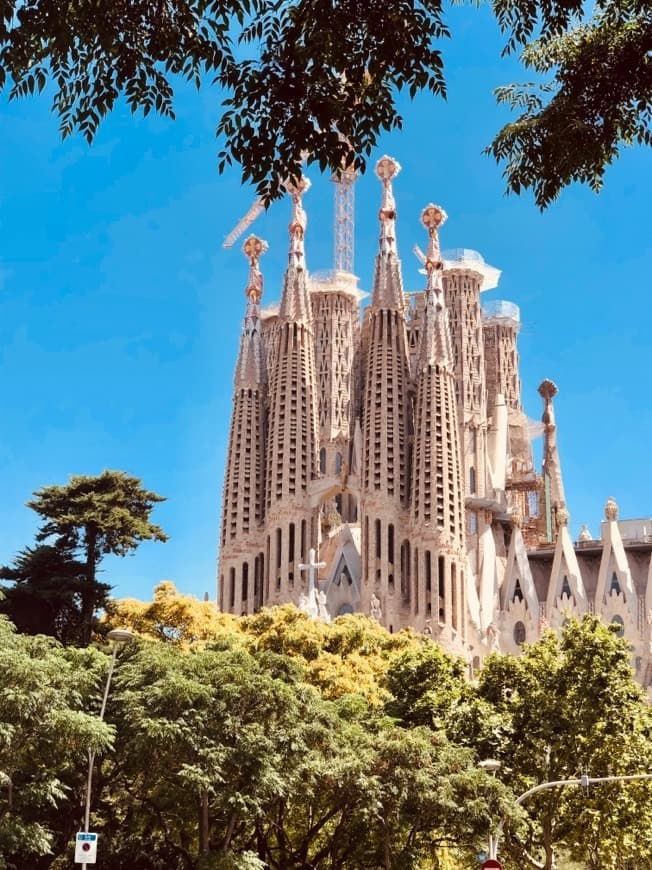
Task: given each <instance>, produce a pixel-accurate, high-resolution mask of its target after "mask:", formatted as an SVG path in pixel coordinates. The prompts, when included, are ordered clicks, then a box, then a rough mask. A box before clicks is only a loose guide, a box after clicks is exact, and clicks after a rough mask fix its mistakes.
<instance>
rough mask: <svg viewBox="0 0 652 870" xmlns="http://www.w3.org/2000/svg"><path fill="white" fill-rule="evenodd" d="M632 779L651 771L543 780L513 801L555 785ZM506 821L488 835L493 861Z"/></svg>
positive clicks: (650, 776) (517, 803) (645, 776)
mask: <svg viewBox="0 0 652 870" xmlns="http://www.w3.org/2000/svg"><path fill="white" fill-rule="evenodd" d="M634 779H652V773H632V774H628V775H625V776H586V775H583V776H581V777H580V778H579V779H557V780H555V781H554V782H543V783H541V784H540V785H535V786H534V787H533V788H529V789H528V790H527V791H524V792H523V794H522V795H519V796H518V797H517V798H516V800H515V801H514V806H515V807H517V806H520V804H522V803H523V801H524V800H525V799H526V798H528V797H530V795H533V794H536V793H537V792H539V791H544V789H548V788H556V787H557V786H562V787H564V786H567V785H579V786H582V787H583V788H588V787H589V786H590V785H595V784H596V783H600V782H631V781H632V780H634ZM506 821H507V817H506V816H503V818H502V819H501V820H500V822H499V824H498V827H497V828H496V832H495V834H494V835H493V836H490V837H489V857H490V858H493V859H494V861H495V860H496V859H497V858H498V843H499V841H500V837H501V835H502V833H503V828H504V827H505V822H506Z"/></svg>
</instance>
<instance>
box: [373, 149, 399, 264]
mask: <svg viewBox="0 0 652 870" xmlns="http://www.w3.org/2000/svg"><path fill="white" fill-rule="evenodd" d="M400 171H401V165H400V163H397V161H396V160H394V159H393V158H392V157H387V156H385V157H381V158H380V160H379V161H378V163H377V164H376V175H377V176H378V178H380V180H381V181H382V183H383V201H382V204H381V206H380V212H379V214H378V217H379V219H380V253H381V254H395V255H396V254H397V253H398V252H397V249H396V203H395V202H394V191H393V190H392V181H393V179H394V178H396V176H397V175H398V174H399V172H400Z"/></svg>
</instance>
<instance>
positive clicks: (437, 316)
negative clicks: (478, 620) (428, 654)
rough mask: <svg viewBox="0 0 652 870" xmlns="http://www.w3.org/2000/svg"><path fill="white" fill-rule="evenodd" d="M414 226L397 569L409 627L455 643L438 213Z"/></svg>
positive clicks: (451, 437)
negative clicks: (419, 309) (422, 284)
mask: <svg viewBox="0 0 652 870" xmlns="http://www.w3.org/2000/svg"><path fill="white" fill-rule="evenodd" d="M421 220H422V223H423V225H424V226H425V227H426V228H427V230H428V236H429V240H428V251H427V254H426V260H425V269H426V275H427V284H426V292H425V309H424V313H423V327H422V331H421V336H420V344H419V351H418V356H417V370H416V372H415V381H416V398H415V405H414V453H413V468H412V510H411V535H410V542H406V546H407V548H408V551H407V553H406V555H405V562H406V563H407V564H410V562H411V563H412V565H413V575H414V576H413V582H412V584H411V585H412V589H413V599H412V601H411V608H410V610H411V614H412V618H411V623H412V624H413V625H414V626H415V628H420V629H421V630H424V629H425V628H426V627H428V629H429V631H430V632H431V633H434V634H435V635H437V636H444V637H446V639H447V640H448V641H449V642H455V641H457V642H458V643H459V644H461V643H462V642H463V640H464V638H465V633H466V620H465V613H466V603H465V600H464V590H465V586H464V584H465V578H464V570H465V562H466V557H465V548H464V483H463V476H462V458H461V452H460V431H459V426H458V422H457V402H456V398H455V362H454V356H453V346H452V341H451V335H450V328H449V323H448V312H447V310H446V306H445V303H444V292H443V288H442V277H441V276H442V271H443V268H444V264H443V262H442V259H441V253H440V250H439V239H438V230H439V227H441V226H442V224H443V223H444V221H445V220H446V212H445V211H444V210H443V209H441V208H440V207H439V206H436V205H429V206H427V207H426V208H425V209H424V211H423V213H422V215H421ZM410 543H411V546H412V548H413V553H412V554H410V552H409V548H410ZM410 555H411V557H412V558H411V559H410ZM402 561H403V559H402ZM433 626H434V628H433Z"/></svg>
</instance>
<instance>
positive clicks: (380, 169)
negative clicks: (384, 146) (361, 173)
mask: <svg viewBox="0 0 652 870" xmlns="http://www.w3.org/2000/svg"><path fill="white" fill-rule="evenodd" d="M400 171H401V164H400V163H399V162H398V160H394V158H393V157H388V156H387V155H385V156H384V157H381V158H380V160H379V161H378V163H376V175H377V176H378V178H380V180H381V181H382V182H383V184H389V183H390V182H391V181H393V179H395V178H396V176H397V175H398V174H399V172H400Z"/></svg>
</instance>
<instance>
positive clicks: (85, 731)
mask: <svg viewBox="0 0 652 870" xmlns="http://www.w3.org/2000/svg"><path fill="white" fill-rule="evenodd" d="M106 665H107V657H106V656H104V655H103V654H102V653H100V652H99V651H97V650H93V649H85V650H76V649H73V648H65V649H64V648H62V647H61V646H60V645H59V644H57V643H56V642H55V641H53V640H52V639H51V638H44V637H28V636H26V635H19V634H16V633H15V632H14V629H13V627H12V626H11V623H9V621H8V620H7V619H6V618H5V617H1V616H0V867H2V868H11V870H20V868H23V867H35V868H38V867H45V866H49V865H50V863H51V856H52V854H53V853H55V852H56V851H57V850H60V849H62V848H65V845H66V844H67V842H68V841H69V839H70V837H71V836H73V835H74V830H75V828H77V829H79V824H80V820H81V808H80V803H79V800H78V799H77V800H75V797H76V798H79V796H80V795H81V793H82V789H83V786H84V784H85V775H86V767H85V759H86V751H87V750H88V749H91V748H93V749H96V750H102V749H106V748H107V747H109V746H110V745H111V737H112V735H111V729H110V728H109V727H108V726H107V725H105V724H103V723H101V722H100V721H99V719H98V718H97V716H96V715H94V714H92V713H91V709H92V707H91V704H92V702H93V701H94V700H96V699H97V689H98V682H101V678H102V677H103V674H104V670H105V668H106Z"/></svg>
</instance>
